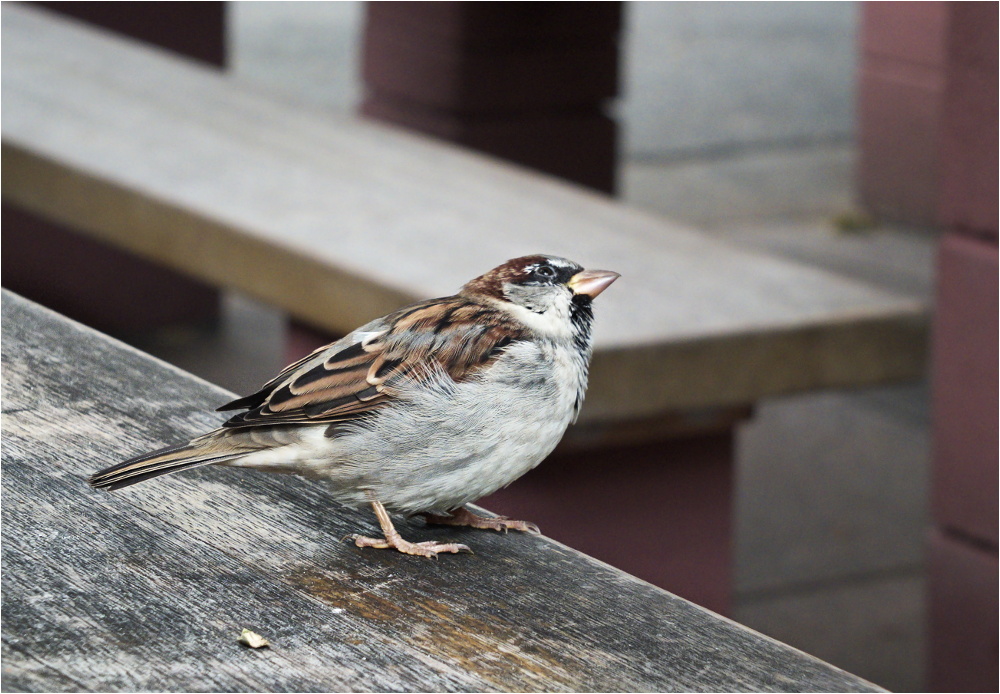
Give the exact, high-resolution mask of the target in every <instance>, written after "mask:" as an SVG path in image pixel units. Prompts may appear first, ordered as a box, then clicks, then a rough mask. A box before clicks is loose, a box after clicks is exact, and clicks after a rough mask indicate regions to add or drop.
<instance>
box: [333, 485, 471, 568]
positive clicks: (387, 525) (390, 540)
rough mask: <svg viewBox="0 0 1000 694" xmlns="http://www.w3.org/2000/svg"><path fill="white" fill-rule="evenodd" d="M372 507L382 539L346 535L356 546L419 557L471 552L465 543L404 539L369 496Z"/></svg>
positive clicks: (382, 509) (376, 501) (378, 504)
mask: <svg viewBox="0 0 1000 694" xmlns="http://www.w3.org/2000/svg"><path fill="white" fill-rule="evenodd" d="M369 498H371V502H372V508H373V509H374V510H375V516H376V517H377V518H378V524H379V525H381V526H382V533H383V534H384V535H385V539H384V540H379V539H376V538H374V537H365V536H364V535H348V537H349V538H350V539H352V540H354V544H356V545H357V546H358V547H374V548H376V549H397V550H399V551H400V552H403V553H405V554H416V555H418V556H421V557H435V558H436V557H437V555H438V554H439V553H440V552H452V553H458V552H471V551H472V550H471V549H469V548H468V547H467V546H466V545H460V544H453V543H446V542H432V541H428V542H410V541H408V540H404V539H403V538H402V537H401V536H400V534H399V532H397V531H396V528H395V527H394V526H393V524H392V519H391V518H389V512H388V511H386V510H385V506H383V505H382V504H381V503H380V502H379V501H378V499H375V498H373V497H371V496H369Z"/></svg>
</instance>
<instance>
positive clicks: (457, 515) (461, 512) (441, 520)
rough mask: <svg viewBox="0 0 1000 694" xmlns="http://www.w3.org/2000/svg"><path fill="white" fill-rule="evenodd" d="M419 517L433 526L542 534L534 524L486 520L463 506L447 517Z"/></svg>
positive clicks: (496, 519) (424, 515) (425, 515)
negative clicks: (459, 526)
mask: <svg viewBox="0 0 1000 694" xmlns="http://www.w3.org/2000/svg"><path fill="white" fill-rule="evenodd" d="M421 515H422V516H423V517H424V520H426V521H427V523H430V524H433V525H465V526H469V527H471V528H480V529H483V530H498V531H503V532H504V533H506V532H507V531H508V530H517V531H519V532H522V533H531V534H533V535H541V534H542V531H541V530H539V529H538V526H537V525H535V524H534V523H529V522H528V521H519V520H511V519H509V518H507V516H497V517H496V518H487V517H486V516H480V515H477V514H475V513H473V512H472V511H470V510H469V509H467V508H465V507H464V506H462V507H461V508H459V509H457V510H455V511H452V512H451V514H450V515H447V516H439V515H437V514H433V513H423V514H421Z"/></svg>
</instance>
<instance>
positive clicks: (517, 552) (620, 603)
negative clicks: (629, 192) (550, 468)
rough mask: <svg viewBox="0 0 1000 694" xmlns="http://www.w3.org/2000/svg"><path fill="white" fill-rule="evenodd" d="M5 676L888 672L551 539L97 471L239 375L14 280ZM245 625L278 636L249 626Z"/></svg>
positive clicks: (23, 686) (369, 685) (331, 682)
mask: <svg viewBox="0 0 1000 694" xmlns="http://www.w3.org/2000/svg"><path fill="white" fill-rule="evenodd" d="M2 311H3V314H2V325H3V340H2V360H3V396H4V415H3V442H4V445H3V460H2V466H3V478H2V482H3V501H4V504H3V568H4V570H3V628H2V644H3V681H2V686H3V690H4V691H137V690H157V691H470V690H471V691H528V690H530V691H676V690H682V691H699V690H713V691H742V690H748V691H813V690H817V691H876V690H877V688H876V687H874V686H873V685H871V684H869V683H867V682H865V681H863V680H860V679H858V678H856V677H854V676H852V675H849V674H847V673H845V672H843V671H841V670H838V669H836V668H834V667H831V666H829V665H827V664H825V663H823V662H821V661H819V660H817V659H815V658H813V657H811V656H808V655H805V654H803V653H802V652H800V651H797V650H795V649H793V648H790V647H788V646H785V645H784V644H781V643H778V642H776V641H774V640H772V639H769V638H766V637H763V636H761V635H760V634H757V633H754V632H752V631H750V630H748V629H746V628H744V627H742V626H740V625H738V624H735V623H733V622H731V621H729V620H726V619H722V618H720V617H718V616H716V615H714V614H712V613H710V612H708V611H706V610H703V609H701V608H699V607H697V606H695V605H692V604H691V603H689V602H687V601H685V600H682V599H680V598H677V597H675V596H673V595H670V594H669V593H666V592H664V591H662V590H660V589H658V588H655V587H653V586H651V585H649V584H647V583H644V582H642V581H639V580H637V579H635V578H633V577H632V576H629V575H627V574H624V573H622V572H620V571H618V570H616V569H613V568H611V567H609V566H607V565H605V564H602V563H600V562H596V561H594V560H592V559H590V558H589V557H587V556H585V555H582V554H580V553H578V552H576V551H574V550H572V549H569V548H567V547H565V546H563V545H560V544H559V543H557V542H554V541H552V540H550V539H547V538H545V537H538V536H525V535H514V534H512V535H501V534H499V533H489V532H484V531H471V530H466V531H463V530H458V529H454V528H452V529H448V530H442V529H429V528H424V527H423V526H422V525H420V524H419V523H415V524H414V526H413V527H411V528H409V529H408V530H407V532H409V533H410V534H411V535H413V536H415V537H416V536H423V537H435V538H443V537H451V536H454V535H455V533H459V534H462V535H463V540H468V541H469V542H470V543H471V544H474V546H475V550H476V554H474V555H459V556H447V557H443V558H442V559H441V560H439V561H431V560H427V559H424V558H420V557H409V556H404V555H402V554H399V553H396V552H380V551H376V550H362V549H358V548H356V547H354V546H353V545H352V544H350V543H344V542H341V541H340V538H342V537H343V536H344V535H345V534H347V533H350V532H354V531H357V530H358V529H362V530H368V531H370V530H372V529H373V528H374V521H373V519H372V518H371V517H370V514H366V513H359V512H353V511H347V510H345V509H343V508H341V507H339V506H337V505H336V504H333V503H331V501H330V499H329V497H328V496H327V494H326V490H325V489H324V488H323V484H322V483H317V482H309V481H305V480H300V479H289V478H281V477H278V476H276V475H267V474H260V473H253V472H247V471H239V470H231V469H221V468H201V469H199V470H195V471H192V472H191V473H190V474H185V475H179V476H176V477H171V478H163V479H162V480H160V481H158V482H157V483H156V484H149V485H140V486H137V487H133V488H131V489H129V490H127V491H123V492H117V493H114V494H108V493H106V492H102V491H97V490H93V489H90V488H89V487H88V486H87V483H86V477H87V475H88V474H89V473H91V472H93V471H94V470H95V469H96V468H99V467H101V466H103V465H105V464H108V463H110V462H113V461H115V460H118V459H120V458H123V457H125V456H127V455H129V454H130V453H131V452H132V451H134V450H136V449H137V448H141V447H145V446H155V445H157V444H162V443H166V442H167V441H172V440H174V437H175V436H176V435H178V433H180V434H182V435H187V436H191V435H194V434H196V433H198V432H200V431H202V430H204V429H205V428H206V427H209V426H212V425H213V424H215V423H217V422H218V421H219V420H220V419H221V415H218V414H216V413H212V412H211V408H212V407H213V406H214V405H215V404H217V403H218V402H221V401H223V400H225V399H226V398H229V397H231V394H229V393H226V392H224V391H222V390H221V389H219V388H217V387H214V386H211V385H209V384H207V383H205V382H204V381H201V380H199V379H197V378H194V377H192V376H190V375H188V374H186V373H184V372H182V371H180V370H178V369H176V368H174V367H171V366H169V365H167V364H164V363H163V362H160V361H157V360H155V359H152V358H150V357H148V356H146V355H144V354H142V353H140V352H138V351H136V350H134V349H131V348H129V347H127V346H125V345H123V344H121V343H119V342H116V341H114V340H111V339H109V338H107V337H105V336H103V335H101V334H100V333H97V332H95V331H93V330H91V329H89V328H86V327H84V326H82V325H80V324H78V323H74V322H72V321H69V320H67V319H65V318H63V317H62V316H59V315H58V314H55V313H53V312H52V311H49V310H47V309H44V308H41V307H40V306H38V305H37V304H33V303H31V302H28V301H26V300H24V299H21V298H20V297H18V296H16V295H13V294H11V293H9V292H6V291H5V292H4V293H3V297H2ZM243 628H250V629H252V630H254V631H256V632H258V633H260V634H261V635H262V636H264V637H266V638H268V639H269V640H270V642H271V644H272V645H271V647H270V648H269V649H264V650H259V651H251V650H248V649H246V648H244V647H241V646H239V645H238V644H237V642H236V639H237V636H239V634H240V631H241V629H243Z"/></svg>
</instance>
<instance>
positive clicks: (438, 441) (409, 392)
mask: <svg viewBox="0 0 1000 694" xmlns="http://www.w3.org/2000/svg"><path fill="white" fill-rule="evenodd" d="M618 277H619V275H618V273H616V272H607V271H604V270H584V269H583V268H582V267H580V266H579V265H577V264H576V263H574V262H571V261H569V260H565V259H563V258H557V257H553V256H546V255H532V256H526V257H523V258H516V259H514V260H510V261H508V262H506V263H504V264H503V265H501V266H499V267H497V268H495V269H493V270H490V271H489V272H487V273H486V274H485V275H482V276H480V277H477V278H476V279H474V280H472V281H471V282H469V283H467V284H466V285H465V286H464V287H462V289H461V290H460V291H459V292H458V294H456V295H454V296H448V297H444V298H441V299H431V300H429V301H424V302H421V303H417V304H413V305H412V306H407V307H406V308H402V309H399V310H398V311H396V312H395V313H391V314H389V315H388V316H385V317H383V318H378V319H376V320H374V321H372V322H370V323H368V324H367V325H364V326H362V327H360V328H358V329H357V330H355V331H354V332H352V333H350V334H349V335H347V336H346V337H344V338H342V339H340V340H337V341H336V342H334V343H332V344H330V345H327V346H325V347H322V348H320V349H318V350H316V351H315V352H313V353H312V354H310V355H308V356H306V357H304V358H303V359H300V360H299V361H297V362H295V363H294V364H292V365H290V366H288V367H287V368H285V370H284V371H282V372H281V373H280V374H278V375H277V376H276V377H275V378H273V379H272V380H271V381H269V382H268V383H266V384H265V385H264V386H263V387H262V388H261V389H260V390H259V391H257V392H256V393H254V394H253V395H248V396H247V397H244V398H240V399H238V400H234V401H233V402H230V403H229V404H227V405H223V406H222V407H220V408H219V410H239V409H244V410H246V411H245V412H241V413H239V414H237V415H235V416H234V417H232V418H231V419H229V420H228V421H227V422H225V423H224V424H223V425H222V427H221V428H219V429H216V430H215V431H212V432H209V433H207V434H205V435H203V436H199V437H198V438H196V439H194V440H192V441H190V442H189V443H186V444H183V445H180V446H174V447H171V448H165V449H162V450H159V451H155V452H153V453H149V454H146V455H141V456H138V457H136V458H131V459H130V460H126V461H125V462H123V463H119V464H118V465H115V466H113V467H110V468H108V469H106V470H102V471H100V472H98V473H96V474H94V475H93V476H91V478H90V484H91V485H92V486H94V487H98V488H102V489H108V490H114V489H120V488H122V487H126V486H128V485H131V484H135V483H136V482H141V481H143V480H147V479H150V478H153V477H158V476H159V475H165V474H168V473H172V472H177V471H179V470H186V469H188V468H192V467H197V466H200V465H210V464H214V465H226V466H230V467H251V468H257V469H260V470H267V471H270V472H285V473H295V474H299V475H303V476H306V477H314V478H321V479H325V480H328V481H329V482H331V483H332V487H333V497H334V498H335V499H336V500H337V501H339V502H341V503H343V504H346V505H348V506H351V507H355V508H359V507H361V506H363V505H364V504H371V505H372V507H373V508H374V510H375V514H376V516H377V517H378V521H379V524H380V525H381V527H382V532H383V534H384V535H385V537H384V538H371V537H364V536H361V535H351V536H350V538H351V539H353V540H354V542H355V544H356V545H357V546H359V547H377V548H383V549H384V548H394V549H397V550H399V551H401V552H405V553H407V554H416V555H421V556H426V557H436V556H437V554H438V553H439V552H460V551H470V550H469V548H468V547H467V546H465V545H461V544H453V543H441V542H408V541H407V540H404V539H403V538H402V537H400V535H399V533H398V532H397V531H396V529H395V528H394V527H393V524H392V521H391V519H390V517H389V512H390V511H391V512H396V513H402V514H407V515H416V514H420V515H423V516H424V517H425V518H426V519H427V521H428V522H430V523H439V524H446V525H468V526H472V527H476V528H486V529H495V530H504V531H506V530H520V531H528V532H538V528H537V527H536V526H535V525H534V524H532V523H527V522H524V521H514V520H509V519H506V518H486V517H482V516H478V515H476V514H473V513H472V512H471V511H469V510H468V509H466V508H465V507H464V505H465V504H467V503H470V502H472V501H475V500H476V499H479V498H480V497H483V496H486V495H488V494H491V493H492V492H495V491H496V490H498V489H500V488H501V487H505V486H507V485H508V484H510V483H511V482H513V481H514V480H516V479H517V478H518V477H520V476H521V475H523V474H524V473H526V472H527V471H528V470H531V469H532V468H534V467H535V466H536V465H538V464H539V463H540V462H541V461H542V460H543V459H544V458H545V457H546V456H547V455H548V454H549V453H550V452H551V451H552V449H554V448H555V447H556V444H557V443H558V442H559V440H560V439H561V438H562V435H563V433H564V432H565V430H566V427H567V426H569V424H570V422H572V421H574V420H575V419H576V417H577V414H578V413H579V411H580V406H581V405H582V404H583V396H584V391H585V390H586V387H587V368H588V365H589V363H590V355H591V343H592V340H591V323H592V322H593V311H592V309H591V302H592V300H593V298H594V297H596V296H597V295H598V294H600V293H601V292H602V291H604V290H605V289H606V288H607V287H608V286H609V285H610V284H611V283H612V282H614V281H615V280H616V279H617V278H618Z"/></svg>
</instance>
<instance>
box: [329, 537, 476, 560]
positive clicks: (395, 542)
mask: <svg viewBox="0 0 1000 694" xmlns="http://www.w3.org/2000/svg"><path fill="white" fill-rule="evenodd" d="M347 539H351V540H354V544H355V545H357V546H358V547H374V548H375V549H396V550H399V551H400V552H403V553H404V554H415V555H417V556H419V557H431V558H434V559H436V558H437V555H438V554H440V553H441V552H451V553H452V554H458V553H459V552H469V553H470V554H471V553H472V550H471V549H469V547H468V546H467V545H460V544H458V543H452V542H433V541H427V542H410V541H409V540H404V539H403V538H402V537H400V536H399V534H398V533H392V534H390V535H387V536H386V537H385V538H383V539H378V538H375V537H365V536H364V535H348V536H347Z"/></svg>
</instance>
